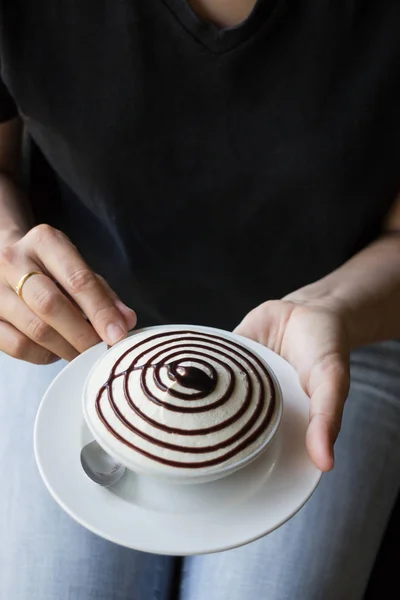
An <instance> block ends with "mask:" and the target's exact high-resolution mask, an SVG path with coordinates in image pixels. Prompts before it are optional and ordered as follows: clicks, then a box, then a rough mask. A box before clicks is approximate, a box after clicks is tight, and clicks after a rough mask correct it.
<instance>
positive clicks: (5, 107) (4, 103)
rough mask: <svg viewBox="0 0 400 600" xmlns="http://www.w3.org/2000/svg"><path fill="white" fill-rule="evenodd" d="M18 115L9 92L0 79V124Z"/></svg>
mask: <svg viewBox="0 0 400 600" xmlns="http://www.w3.org/2000/svg"><path fill="white" fill-rule="evenodd" d="M17 115H18V109H17V107H16V104H15V102H14V100H13V99H12V97H11V95H10V92H9V91H8V89H7V87H6V86H5V84H4V82H3V80H2V79H1V77H0V123H3V122H4V121H8V120H9V119H13V118H14V117H16V116H17Z"/></svg>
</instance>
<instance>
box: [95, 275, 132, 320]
mask: <svg viewBox="0 0 400 600" xmlns="http://www.w3.org/2000/svg"><path fill="white" fill-rule="evenodd" d="M96 275H97V277H98V278H99V279H100V282H101V284H102V285H103V287H104V289H105V290H106V292H107V293H108V295H109V296H110V298H111V299H112V301H113V302H114V304H115V306H116V307H117V308H118V310H119V311H120V312H121V314H122V315H123V316H124V318H125V322H126V325H127V327H128V330H131V329H133V328H134V327H135V326H136V322H137V316H136V313H135V311H134V310H132V308H129V306H127V305H126V304H124V303H123V302H122V300H121V298H120V297H119V296H118V294H116V292H115V291H114V290H113V289H112V288H111V287H110V285H109V284H108V282H107V280H106V279H104V277H103V276H102V275H99V273H96Z"/></svg>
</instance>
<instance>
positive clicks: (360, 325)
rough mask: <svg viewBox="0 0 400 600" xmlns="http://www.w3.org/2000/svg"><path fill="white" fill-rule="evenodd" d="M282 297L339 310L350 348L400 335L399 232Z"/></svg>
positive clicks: (380, 239) (387, 236)
mask: <svg viewBox="0 0 400 600" xmlns="http://www.w3.org/2000/svg"><path fill="white" fill-rule="evenodd" d="M286 299H287V300H292V301H294V302H296V301H298V302H304V303H313V304H315V303H317V304H321V305H323V306H328V307H330V308H332V309H333V310H335V311H338V312H340V313H341V315H342V316H343V320H344V323H345V326H346V329H347V332H348V336H349V344H350V346H351V347H352V348H355V347H357V346H362V345H364V344H369V343H372V342H376V341H381V340H385V339H393V338H400V234H396V233H394V232H393V233H388V234H387V235H384V236H382V237H381V238H379V239H378V240H377V241H376V242H374V243H373V244H371V245H370V246H368V247H367V248H366V249H365V250H363V251H361V252H360V253H359V254H357V255H356V256H354V257H353V258H352V259H351V260H349V261H348V262H346V263H345V264H344V265H343V266H341V267H340V268H339V269H337V270H336V271H334V272H332V273H331V274H329V275H328V276H326V277H324V278H323V279H321V280H319V281H317V282H316V283H313V284H311V285H309V286H306V287H304V288H302V289H300V290H298V291H296V292H294V293H293V294H290V295H289V296H287V297H286Z"/></svg>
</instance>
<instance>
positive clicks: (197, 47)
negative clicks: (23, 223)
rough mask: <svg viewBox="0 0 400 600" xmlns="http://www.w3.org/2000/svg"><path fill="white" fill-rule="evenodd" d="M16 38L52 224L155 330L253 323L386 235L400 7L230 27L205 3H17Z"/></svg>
mask: <svg viewBox="0 0 400 600" xmlns="http://www.w3.org/2000/svg"><path fill="white" fill-rule="evenodd" d="M0 26H1V29H0V53H1V68H2V79H3V82H4V85H2V87H1V94H0V117H2V119H3V120H4V119H8V118H10V117H11V116H12V115H13V110H15V109H14V108H13V106H14V105H13V102H14V103H15V105H16V106H17V107H18V110H19V112H20V114H21V116H22V117H23V119H24V121H25V123H26V125H27V128H28V131H29V132H30V135H31V136H32V139H33V140H34V143H35V146H36V147H37V148H38V149H39V150H40V154H41V155H42V156H43V157H44V159H43V161H41V163H42V167H43V164H47V165H49V167H48V169H47V171H46V170H43V168H41V169H39V168H38V167H35V169H33V180H32V181H33V189H32V202H33V203H34V208H35V211H36V214H37V217H38V220H39V221H47V222H49V223H51V224H54V225H55V226H57V227H59V228H61V229H63V230H64V231H65V232H66V233H67V234H68V235H70V237H71V238H72V240H73V241H74V243H75V244H77V246H78V247H79V248H80V250H81V251H82V253H83V254H84V255H85V256H86V257H87V258H88V260H89V261H90V262H91V264H92V266H93V267H94V268H95V269H97V270H98V271H99V272H102V273H103V274H104V275H105V276H106V277H107V278H108V279H109V280H110V283H111V285H113V286H114V287H115V288H116V289H117V291H119V292H120V293H121V294H122V296H123V297H124V299H125V300H126V301H127V302H129V303H130V304H131V305H132V306H133V307H134V308H136V309H137V311H138V314H139V322H140V323H141V324H150V323H160V322H175V323H176V322H179V323H185V322H186V323H204V324H208V325H217V326H221V327H226V328H230V327H233V326H234V325H235V324H236V323H237V322H238V321H239V320H240V319H241V318H242V317H243V316H244V315H245V313H246V312H247V311H248V310H249V309H251V308H252V307H254V306H255V305H257V304H259V303H260V302H262V301H265V300H267V299H269V298H279V297H281V296H282V295H284V294H286V293H288V292H290V291H292V290H294V289H296V288H298V287H299V286H302V285H304V284H307V283H310V282H312V281H314V280H316V279H318V278H320V277H322V276H324V275H326V274H327V273H329V272H330V271H331V270H332V269H334V268H336V267H337V266H339V265H340V264H342V263H343V262H344V261H345V260H346V259H348V258H349V257H350V256H352V255H353V254H354V253H355V252H356V251H358V250H359V249H360V248H362V247H363V246H365V245H366V244H367V243H368V242H370V241H371V240H372V239H373V238H375V237H376V236H377V235H379V232H380V230H381V227H382V223H383V220H384V218H385V216H386V215H387V213H388V211H389V209H390V207H391V205H392V204H393V202H394V200H395V197H396V194H397V193H398V192H399V190H400V2H399V0H335V1H332V0H258V2H257V3H256V6H255V9H254V11H253V12H252V14H251V15H250V17H249V18H248V19H247V20H246V21H245V22H244V23H243V24H241V25H240V26H238V27H236V28H231V29H225V30H219V29H217V28H216V27H215V26H213V25H212V24H209V23H206V22H204V21H202V20H201V19H199V18H198V17H196V15H195V13H194V12H193V11H192V9H191V8H190V7H189V5H188V3H187V1H186V0H101V1H99V0H58V1H57V2H55V1H54V0H35V1H32V0H29V1H28V0H12V2H11V1H7V0H0ZM35 164H37V163H35ZM39 173H40V176H39Z"/></svg>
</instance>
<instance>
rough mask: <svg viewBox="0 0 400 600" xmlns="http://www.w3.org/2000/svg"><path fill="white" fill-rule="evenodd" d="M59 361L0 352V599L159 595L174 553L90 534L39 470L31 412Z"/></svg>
mask: <svg viewBox="0 0 400 600" xmlns="http://www.w3.org/2000/svg"><path fill="white" fill-rule="evenodd" d="M61 367H62V365H60V364H59V365H52V366H49V367H37V366H32V365H28V364H26V363H22V362H17V361H15V360H13V359H10V358H8V357H6V356H4V355H1V354H0V472H1V477H2V485H1V494H0V540H1V542H0V581H1V586H0V600H10V599H11V598H12V600H31V599H33V598H40V600H133V599H135V600H142V599H146V600H153V599H156V598H157V600H165V599H166V598H167V593H168V589H169V585H170V579H171V574H172V569H173V559H171V558H169V557H161V556H155V555H152V554H145V553H141V552H134V551H131V550H128V549H125V548H122V547H119V546H117V545H114V544H112V543H110V542H107V541H105V540H103V539H101V538H99V537H97V536H95V535H93V534H91V533H90V532H88V531H87V530H85V529H84V528H83V527H81V526H80V525H78V524H76V523H75V522H74V521H73V520H72V519H71V518H70V517H69V516H68V515H67V514H66V513H64V511H63V510H62V509H61V508H60V507H59V506H58V505H57V504H56V503H55V502H54V500H53V499H52V498H51V497H50V495H49V494H48V492H47V490H46V489H45V487H44V484H43V482H42V480H41V478H40V476H39V474H38V471H37V467H36V464H35V461H34V455H33V425H34V419H35V415H36V410H37V407H38V404H39V401H40V398H41V396H42V395H43V393H44V391H45V389H46V388H47V386H48V385H49V383H50V382H51V380H52V379H53V378H54V376H55V375H56V374H57V372H58V371H59V370H60V368H61Z"/></svg>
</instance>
